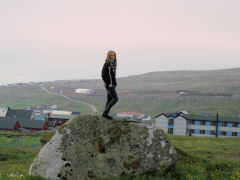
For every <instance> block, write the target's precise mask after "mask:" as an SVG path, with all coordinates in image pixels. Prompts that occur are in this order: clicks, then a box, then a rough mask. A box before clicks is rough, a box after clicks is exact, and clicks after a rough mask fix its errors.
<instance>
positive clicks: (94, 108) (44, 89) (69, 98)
mask: <svg viewBox="0 0 240 180" xmlns="http://www.w3.org/2000/svg"><path fill="white" fill-rule="evenodd" d="M40 87H41V89H42V90H43V91H45V92H46V93H48V94H52V95H55V96H62V97H64V98H65V99H68V100H70V101H73V102H76V103H81V104H85V105H87V106H89V107H90V108H91V109H92V112H98V110H97V108H96V107H95V106H94V105H92V104H90V103H87V102H83V101H79V100H76V99H73V98H71V97H69V96H65V95H63V94H57V93H53V92H50V91H49V90H48V89H47V88H45V87H44V86H43V84H40Z"/></svg>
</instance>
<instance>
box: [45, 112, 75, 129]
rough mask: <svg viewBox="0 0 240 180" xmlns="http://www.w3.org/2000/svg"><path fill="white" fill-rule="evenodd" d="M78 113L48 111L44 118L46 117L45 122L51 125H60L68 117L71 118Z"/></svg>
mask: <svg viewBox="0 0 240 180" xmlns="http://www.w3.org/2000/svg"><path fill="white" fill-rule="evenodd" d="M76 116H78V115H76V114H52V113H48V114H47V116H45V118H46V119H47V123H48V125H49V126H51V127H55V126H61V125H62V124H64V123H65V122H67V121H68V120H69V119H72V118H74V117H76Z"/></svg>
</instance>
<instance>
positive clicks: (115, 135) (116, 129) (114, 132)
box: [106, 120, 131, 147]
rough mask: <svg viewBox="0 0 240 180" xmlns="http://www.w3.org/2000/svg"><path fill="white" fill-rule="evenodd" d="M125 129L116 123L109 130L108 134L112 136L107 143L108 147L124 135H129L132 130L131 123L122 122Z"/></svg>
mask: <svg viewBox="0 0 240 180" xmlns="http://www.w3.org/2000/svg"><path fill="white" fill-rule="evenodd" d="M119 123H122V125H123V127H122V128H121V127H120V125H119V124H118V123H116V122H115V123H114V126H113V127H112V128H110V129H108V131H107V133H108V134H109V135H110V140H109V141H108V142H107V144H106V146H107V147H108V146H110V145H111V144H113V143H115V142H116V141H117V140H118V139H119V138H120V137H121V136H122V135H124V134H127V133H129V132H130V131H131V130H130V128H129V127H128V124H129V122H127V121H126V120H124V121H122V122H121V121H120V122H119Z"/></svg>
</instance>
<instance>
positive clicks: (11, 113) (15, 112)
mask: <svg viewBox="0 0 240 180" xmlns="http://www.w3.org/2000/svg"><path fill="white" fill-rule="evenodd" d="M32 113H33V111H32V110H25V109H11V108H8V111H7V114H6V117H9V118H25V119H31V116H32Z"/></svg>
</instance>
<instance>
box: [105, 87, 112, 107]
mask: <svg viewBox="0 0 240 180" xmlns="http://www.w3.org/2000/svg"><path fill="white" fill-rule="evenodd" d="M111 100H112V97H111V95H110V94H109V92H108V91H107V102H106V105H105V109H106V107H107V105H108V104H109V103H110V101H111Z"/></svg>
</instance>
